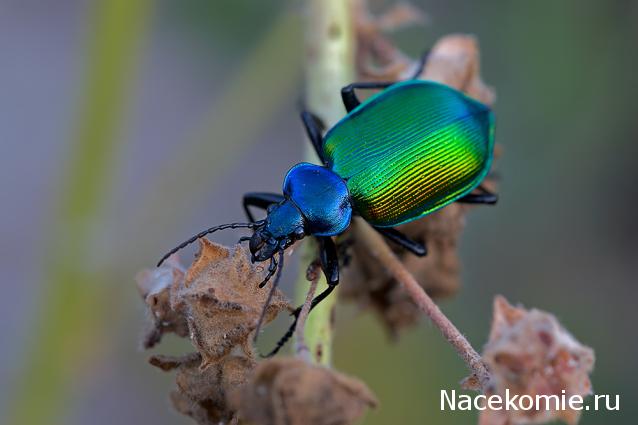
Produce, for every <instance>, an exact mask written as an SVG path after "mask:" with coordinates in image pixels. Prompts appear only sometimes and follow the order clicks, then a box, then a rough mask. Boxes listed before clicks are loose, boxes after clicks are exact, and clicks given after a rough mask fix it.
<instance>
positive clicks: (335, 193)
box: [273, 162, 352, 236]
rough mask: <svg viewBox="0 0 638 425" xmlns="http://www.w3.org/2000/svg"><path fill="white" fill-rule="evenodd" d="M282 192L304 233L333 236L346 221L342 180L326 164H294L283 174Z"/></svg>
mask: <svg viewBox="0 0 638 425" xmlns="http://www.w3.org/2000/svg"><path fill="white" fill-rule="evenodd" d="M283 192H284V196H285V198H286V200H287V201H290V203H292V204H293V205H294V206H295V207H296V208H297V209H298V210H299V212H300V213H301V215H302V216H303V218H304V219H305V220H304V221H305V227H304V229H305V230H306V233H307V234H312V235H315V236H335V235H338V234H340V233H343V232H344V231H345V230H346V229H347V228H348V226H349V225H350V220H351V218H352V205H351V203H350V195H349V193H348V188H347V186H346V182H345V181H344V180H343V179H342V178H341V177H339V176H338V175H337V174H335V173H334V172H333V171H331V170H329V169H328V168H325V167H321V166H318V165H314V164H308V163H305V162H302V163H300V164H297V165H295V166H294V167H292V168H291V169H290V170H289V171H288V173H287V174H286V178H285V179H284V185H283ZM287 203H288V202H284V204H282V207H283V206H284V205H286V204H287ZM273 212H274V211H273Z"/></svg>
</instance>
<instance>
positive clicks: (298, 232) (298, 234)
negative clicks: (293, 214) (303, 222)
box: [295, 227, 306, 239]
mask: <svg viewBox="0 0 638 425" xmlns="http://www.w3.org/2000/svg"><path fill="white" fill-rule="evenodd" d="M304 236H306V232H304V230H303V227H297V228H296V229H295V237H296V238H297V239H302V238H303V237H304Z"/></svg>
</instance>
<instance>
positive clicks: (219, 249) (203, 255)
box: [171, 239, 289, 368]
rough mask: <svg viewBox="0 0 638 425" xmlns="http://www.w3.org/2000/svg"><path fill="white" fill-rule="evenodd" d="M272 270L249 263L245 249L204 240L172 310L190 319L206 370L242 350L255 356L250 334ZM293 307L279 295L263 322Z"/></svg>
mask: <svg viewBox="0 0 638 425" xmlns="http://www.w3.org/2000/svg"><path fill="white" fill-rule="evenodd" d="M266 273H267V271H266V270H265V267H264V266H263V265H261V264H258V265H255V264H253V263H252V262H251V261H250V257H249V253H248V251H247V250H246V248H244V247H242V246H241V245H236V246H235V247H234V248H227V247H225V246H222V245H219V244H216V243H213V242H210V241H209V240H207V239H202V240H201V250H200V253H199V255H198V257H197V259H196V260H195V261H194V262H193V264H192V265H191V267H190V268H189V269H188V270H187V271H186V274H185V276H184V279H182V280H180V281H178V282H176V285H175V286H174V287H173V290H172V294H171V306H172V308H173V310H175V311H176V312H178V313H179V314H181V315H182V316H184V317H186V319H187V322H188V327H189V329H190V335H191V340H192V342H193V344H194V345H195V347H196V348H197V350H198V351H199V353H200V354H201V355H202V359H203V362H202V368H206V367H208V366H209V365H210V364H212V363H214V362H216V361H218V360H219V359H220V358H221V357H223V356H226V355H227V354H229V353H230V352H231V350H232V349H233V348H234V347H241V348H242V349H243V351H244V353H245V354H246V355H247V356H249V357H252V356H253V353H252V344H251V342H250V339H251V334H252V332H253V331H254V329H255V325H256V323H257V320H258V319H259V316H260V314H261V311H262V308H263V306H264V304H265V302H266V298H267V297H268V292H269V288H268V287H266V288H259V286H258V285H259V283H260V282H262V280H263V279H264V277H265V275H266ZM287 308H289V305H288V302H287V301H286V299H285V297H284V295H283V293H282V292H281V291H279V290H276V291H275V294H274V296H273V299H272V302H271V304H270V306H269V307H268V309H267V311H266V316H265V318H264V323H268V322H270V321H272V320H273V319H274V318H275V317H276V316H277V314H278V313H279V312H280V311H281V310H284V309H287Z"/></svg>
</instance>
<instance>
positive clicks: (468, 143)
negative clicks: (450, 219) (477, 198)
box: [324, 81, 494, 227]
mask: <svg viewBox="0 0 638 425" xmlns="http://www.w3.org/2000/svg"><path fill="white" fill-rule="evenodd" d="M493 132H494V118H493V115H492V112H491V111H490V109H489V108H488V107H487V106H485V105H483V104H481V103H479V102H477V101H475V100H473V99H470V98H468V97H467V96H465V95H463V94H462V93H460V92H458V91H456V90H454V89H452V88H450V87H447V86H444V85H441V84H437V83H433V82H427V81H409V82H404V83H399V84H396V85H394V86H392V87H390V88H388V89H387V90H385V91H383V92H381V93H379V94H378V95H376V96H374V97H372V98H371V99H369V100H368V101H366V102H365V103H363V104H361V105H360V106H359V107H357V108H356V109H355V110H353V111H352V112H351V113H350V114H349V115H348V116H347V117H346V118H344V119H343V120H342V121H340V122H339V123H338V124H337V125H336V126H335V127H334V128H332V129H331V130H330V131H329V132H328V134H327V135H326V138H325V142H324V152H325V154H326V157H327V158H328V161H329V164H330V167H331V169H332V170H333V171H335V172H336V173H337V174H339V175H340V176H341V177H343V178H344V179H346V181H347V186H348V189H349V191H350V196H351V198H352V202H353V205H354V208H355V209H356V211H357V212H358V213H359V214H361V216H362V217H363V218H365V219H366V220H367V221H369V222H370V223H371V224H373V225H376V226H380V227H389V226H395V225H397V224H401V223H405V222H408V221H412V220H415V219H417V218H420V217H422V216H424V215H427V214H430V213H432V212H434V211H436V210H437V209H440V208H442V207H444V206H445V205H447V204H449V203H450V202H453V201H455V200H457V199H458V198H460V197H462V196H463V195H465V194H467V193H469V192H470V191H472V189H474V188H475V187H476V186H477V185H478V184H479V183H480V182H481V180H483V178H484V177H485V175H486V174H487V172H488V171H489V167H490V164H491V159H492V150H493V140H494V137H493Z"/></svg>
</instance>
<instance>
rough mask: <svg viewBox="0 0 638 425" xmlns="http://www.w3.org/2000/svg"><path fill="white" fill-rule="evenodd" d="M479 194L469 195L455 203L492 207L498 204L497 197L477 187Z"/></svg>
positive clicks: (481, 187)
mask: <svg viewBox="0 0 638 425" xmlns="http://www.w3.org/2000/svg"><path fill="white" fill-rule="evenodd" d="M478 189H479V190H480V191H481V193H469V194H467V195H465V196H464V197H462V198H460V199H459V200H457V201H456V202H461V203H463V204H487V205H494V204H496V203H497V202H498V195H497V194H495V193H492V192H490V191H489V190H487V189H485V188H484V187H483V186H480V185H479V187H478Z"/></svg>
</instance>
